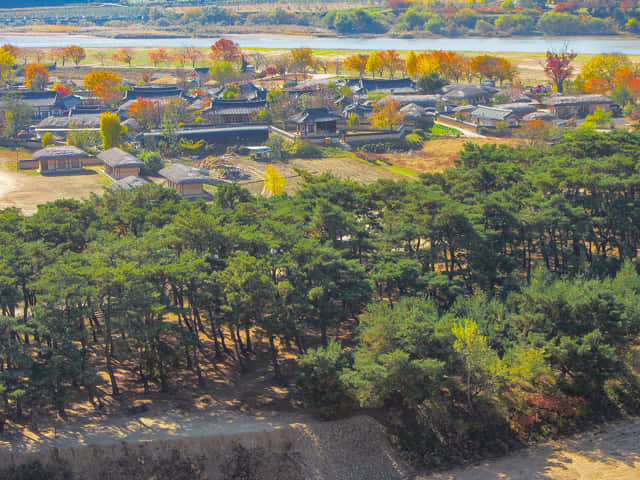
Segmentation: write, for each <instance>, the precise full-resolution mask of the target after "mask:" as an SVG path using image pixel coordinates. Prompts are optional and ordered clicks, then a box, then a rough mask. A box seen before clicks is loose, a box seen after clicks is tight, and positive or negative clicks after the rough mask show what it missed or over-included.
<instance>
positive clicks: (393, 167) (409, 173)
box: [382, 165, 420, 177]
mask: <svg viewBox="0 0 640 480" xmlns="http://www.w3.org/2000/svg"><path fill="white" fill-rule="evenodd" d="M382 168H384V169H385V170H389V171H390V172H394V173H399V174H400V175H405V176H407V177H418V176H419V175H420V173H418V172H416V171H415V170H411V169H410V168H407V167H401V166H400V165H383V166H382Z"/></svg>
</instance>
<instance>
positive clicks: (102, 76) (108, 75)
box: [84, 70, 122, 103]
mask: <svg viewBox="0 0 640 480" xmlns="http://www.w3.org/2000/svg"><path fill="white" fill-rule="evenodd" d="M121 82H122V80H121V79H120V77H119V76H118V75H116V74H115V73H113V72H107V71H104V70H94V71H93V72H91V73H89V74H88V75H87V76H86V77H84V86H85V88H86V89H87V90H89V91H90V92H91V93H92V94H93V95H95V96H96V97H100V98H101V99H102V100H103V101H104V102H105V103H113V102H115V101H116V100H118V99H119V98H120V85H121Z"/></svg>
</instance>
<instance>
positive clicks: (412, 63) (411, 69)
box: [404, 50, 418, 78]
mask: <svg viewBox="0 0 640 480" xmlns="http://www.w3.org/2000/svg"><path fill="white" fill-rule="evenodd" d="M404 68H405V70H406V71H407V74H408V75H409V76H410V77H411V78H414V77H415V76H416V74H417V73H418V57H417V56H416V52H414V51H413V50H411V51H410V52H409V53H408V54H407V58H406V60H405V61H404Z"/></svg>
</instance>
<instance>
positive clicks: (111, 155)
mask: <svg viewBox="0 0 640 480" xmlns="http://www.w3.org/2000/svg"><path fill="white" fill-rule="evenodd" d="M98 158H99V159H100V160H102V161H103V162H104V164H105V165H108V166H109V167H111V168H121V167H144V162H143V161H141V160H138V159H137V158H136V157H134V156H133V155H131V154H130V153H129V152H125V151H124V150H120V149H119V148H117V147H114V148H110V149H109V150H105V151H104V152H101V153H99V154H98Z"/></svg>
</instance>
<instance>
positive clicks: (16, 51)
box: [0, 43, 22, 58]
mask: <svg viewBox="0 0 640 480" xmlns="http://www.w3.org/2000/svg"><path fill="white" fill-rule="evenodd" d="M0 49H2V50H5V51H7V52H9V53H10V54H11V56H12V57H14V58H18V57H19V56H20V54H21V53H22V49H21V48H19V47H16V46H15V45H11V44H10V43H5V44H4V45H2V47H0Z"/></svg>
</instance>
